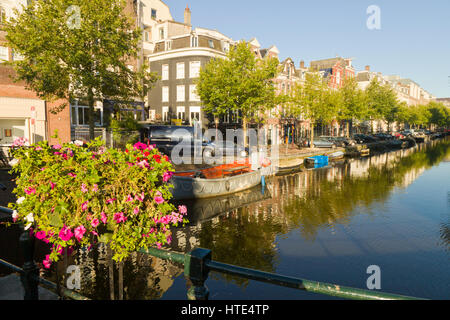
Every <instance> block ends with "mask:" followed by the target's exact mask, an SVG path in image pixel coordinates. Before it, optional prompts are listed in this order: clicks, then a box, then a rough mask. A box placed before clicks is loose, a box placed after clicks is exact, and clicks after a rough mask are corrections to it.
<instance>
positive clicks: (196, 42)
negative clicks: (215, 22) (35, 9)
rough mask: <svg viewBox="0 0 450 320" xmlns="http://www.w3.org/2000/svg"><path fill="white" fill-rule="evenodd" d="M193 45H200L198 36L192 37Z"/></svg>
mask: <svg viewBox="0 0 450 320" xmlns="http://www.w3.org/2000/svg"><path fill="white" fill-rule="evenodd" d="M191 47H192V48H196V47H198V36H192V37H191Z"/></svg>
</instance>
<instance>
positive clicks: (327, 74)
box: [310, 57, 355, 89]
mask: <svg viewBox="0 0 450 320" xmlns="http://www.w3.org/2000/svg"><path fill="white" fill-rule="evenodd" d="M352 61H353V59H352V58H342V57H336V58H331V59H323V60H315V61H311V63H310V66H311V70H313V71H318V72H320V73H321V74H322V77H323V78H324V79H326V81H327V83H328V86H329V87H330V88H333V89H339V88H342V85H343V83H344V80H345V79H347V78H353V77H355V68H354V67H353V65H352Z"/></svg>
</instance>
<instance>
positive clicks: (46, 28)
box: [5, 0, 156, 138]
mask: <svg viewBox="0 0 450 320" xmlns="http://www.w3.org/2000/svg"><path fill="white" fill-rule="evenodd" d="M124 8H125V1H123V0H96V1H90V0H48V1H33V2H32V3H31V4H30V5H29V6H28V7H27V8H24V10H23V12H22V13H21V14H19V13H18V12H17V16H16V17H13V18H11V20H10V21H9V22H8V23H7V24H6V27H5V30H6V31H7V41H8V44H9V46H11V47H12V48H13V49H14V51H16V52H18V53H20V54H22V55H23V57H24V59H23V60H22V61H15V62H14V68H15V70H16V72H17V80H24V81H25V82H26V84H27V87H28V88H29V89H31V90H33V91H34V92H36V94H37V95H38V96H39V97H41V98H42V99H45V100H48V101H55V100H59V99H63V100H65V101H72V100H73V99H76V98H79V97H82V98H84V99H86V100H87V101H88V102H89V107H90V112H89V113H90V116H89V124H90V129H91V130H90V131H91V138H93V129H94V117H93V106H94V102H95V101H97V100H103V99H104V98H109V99H117V100H121V101H130V100H132V99H134V98H135V97H143V96H145V94H146V91H148V88H149V87H151V85H152V84H153V82H155V81H156V78H155V76H154V75H153V74H151V73H150V72H147V71H142V70H139V71H137V70H135V68H133V67H130V66H132V65H133V61H134V59H136V58H137V54H138V43H139V39H140V37H141V30H139V29H138V28H136V26H135V24H134V22H133V20H132V19H131V18H130V17H129V16H127V15H126V14H125V13H124ZM65 106H66V104H61V105H59V106H58V107H57V108H55V109H53V110H52V111H53V112H54V113H57V112H59V111H61V110H62V109H63V108H64V107H65Z"/></svg>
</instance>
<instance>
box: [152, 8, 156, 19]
mask: <svg viewBox="0 0 450 320" xmlns="http://www.w3.org/2000/svg"><path fill="white" fill-rule="evenodd" d="M152 19H154V20H156V9H152Z"/></svg>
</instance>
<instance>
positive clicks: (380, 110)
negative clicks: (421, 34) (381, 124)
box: [366, 78, 399, 131]
mask: <svg viewBox="0 0 450 320" xmlns="http://www.w3.org/2000/svg"><path fill="white" fill-rule="evenodd" d="M366 94H367V105H368V113H367V115H368V116H369V118H370V122H371V124H372V121H373V120H374V119H382V120H384V121H386V122H387V124H388V128H389V130H390V124H391V123H392V122H394V121H395V120H396V116H397V113H398V105H399V102H398V100H397V94H396V93H395V91H394V89H393V88H392V87H391V86H390V85H389V84H387V83H386V84H384V85H381V84H380V83H379V82H378V80H377V78H374V79H373V80H372V81H371V82H370V84H369V86H368V87H367V88H366ZM371 130H372V131H373V126H372V125H371Z"/></svg>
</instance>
